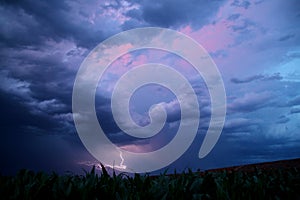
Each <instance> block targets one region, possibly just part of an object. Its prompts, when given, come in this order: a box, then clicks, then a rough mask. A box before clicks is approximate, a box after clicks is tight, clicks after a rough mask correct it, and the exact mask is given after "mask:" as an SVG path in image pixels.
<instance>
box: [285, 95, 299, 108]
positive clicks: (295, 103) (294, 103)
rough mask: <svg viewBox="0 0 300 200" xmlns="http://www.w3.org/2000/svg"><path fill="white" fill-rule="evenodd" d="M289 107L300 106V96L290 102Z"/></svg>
mask: <svg viewBox="0 0 300 200" xmlns="http://www.w3.org/2000/svg"><path fill="white" fill-rule="evenodd" d="M287 105H288V106H296V105H300V96H296V97H294V98H293V99H291V100H289V101H288V104H287Z"/></svg>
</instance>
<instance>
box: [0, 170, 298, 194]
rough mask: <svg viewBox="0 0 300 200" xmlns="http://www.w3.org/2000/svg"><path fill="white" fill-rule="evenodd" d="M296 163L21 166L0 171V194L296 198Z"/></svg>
mask: <svg viewBox="0 0 300 200" xmlns="http://www.w3.org/2000/svg"><path fill="white" fill-rule="evenodd" d="M299 172H300V171H299V169H297V168H292V169H289V170H282V169H270V170H260V169H254V170H253V171H251V172H245V171H225V170H224V171H218V172H197V173H195V172H192V171H191V170H187V171H185V172H182V173H180V174H177V173H174V174H172V175H167V174H166V173H163V174H161V175H159V176H150V175H147V174H146V175H140V174H134V175H128V174H126V173H121V174H118V175H117V174H116V173H115V172H113V174H112V175H109V173H108V172H107V170H106V169H105V168H104V167H103V166H102V172H101V173H96V171H95V167H93V168H92V170H91V171H90V172H85V175H71V174H66V175H58V174H56V173H52V174H47V173H43V172H38V173H35V172H33V171H29V170H21V171H19V172H18V173H17V175H16V176H13V177H9V176H0V198H1V199H28V200H29V199H43V200H46V199H88V200H93V199H245V200H246V199H256V200H259V199H300V173H299Z"/></svg>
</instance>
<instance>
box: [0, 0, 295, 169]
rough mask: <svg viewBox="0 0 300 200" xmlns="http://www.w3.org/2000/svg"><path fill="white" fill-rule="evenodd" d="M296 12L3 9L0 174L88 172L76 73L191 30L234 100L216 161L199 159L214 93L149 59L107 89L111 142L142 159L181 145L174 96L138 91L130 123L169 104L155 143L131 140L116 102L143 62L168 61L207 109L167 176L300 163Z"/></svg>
mask: <svg viewBox="0 0 300 200" xmlns="http://www.w3.org/2000/svg"><path fill="white" fill-rule="evenodd" d="M299 8H300V2H299V1H297V0H288V1H283V0H272V1H271V0H253V1H246V0H212V1H208V0H199V1H196V0H192V1H183V0H173V1H171V0H162V1H150V0H142V1H122V0H120V1H101V0H100V1H95V0H90V1H81V0H75V1H68V0H64V1H60V0H54V1H51V2H50V1H49V2H47V1H32V0H24V1H2V2H1V3H0V25H1V27H2V28H1V29H0V57H1V59H0V102H1V104H0V108H1V114H0V124H1V126H0V127H1V132H0V160H1V165H0V172H1V173H8V174H11V173H15V172H16V171H17V170H19V169H20V168H29V169H33V170H46V171H52V170H54V171H58V172H64V171H67V170H71V171H75V172H82V170H81V169H82V168H86V167H89V166H90V165H93V164H97V163H98V162H97V160H96V159H95V158H93V157H92V156H91V155H90V154H89V153H88V151H87V150H86V149H85V147H84V146H83V144H82V143H81V141H80V139H79V137H78V135H77V132H76V129H75V126H74V122H73V116H72V89H73V84H74V81H75V77H76V73H77V71H78V69H79V67H80V64H81V63H82V61H83V60H84V58H85V57H86V56H87V55H88V53H89V52H91V50H92V49H93V48H94V47H95V46H96V45H97V44H99V43H100V42H102V41H103V40H105V39H107V38H109V37H110V36H113V35H114V34H117V33H119V32H121V31H124V30H129V29H132V28H140V27H149V26H154V27H163V28H170V29H173V30H176V31H179V32H182V33H184V34H186V35H188V36H190V37H191V38H193V39H194V40H196V41H197V42H198V43H199V44H201V45H202V46H203V47H204V48H205V49H206V50H207V52H208V53H209V54H210V55H211V57H212V59H213V60H214V62H215V63H216V65H217V66H218V69H219V71H220V73H221V75H222V78H223V81H224V85H225V89H226V94H227V116H226V121H225V126H224V129H223V132H222V134H221V137H220V139H219V141H218V143H217V145H216V146H215V148H214V149H213V151H212V152H211V153H210V154H209V155H208V156H207V157H205V158H203V159H201V160H200V159H199V158H198V157H197V152H198V151H199V147H200V145H201V143H202V140H203V137H204V134H205V131H206V130H207V123H208V121H209V118H210V101H209V96H208V93H207V88H206V86H205V84H204V83H203V81H202V79H201V77H199V75H197V74H196V73H195V71H194V70H193V69H192V67H191V66H189V64H188V63H187V62H185V61H184V60H182V59H180V58H178V57H177V56H175V55H172V54H170V53H167V52H163V51H157V50H156V51H155V50H147V51H140V52H133V53H131V54H126V55H124V56H122V57H120V58H119V59H118V60H116V61H115V62H114V63H112V65H111V66H110V68H109V70H108V71H107V73H106V76H105V77H103V79H102V80H101V81H100V82H99V86H98V89H97V93H96V99H95V100H96V110H97V114H98V120H99V122H100V124H101V126H103V129H104V130H105V131H106V133H107V135H108V137H109V138H110V139H111V140H112V141H113V142H115V143H116V144H118V145H119V146H120V147H122V148H125V149H129V150H131V151H134V152H141V151H142V152H147V151H153V150H155V149H157V148H160V147H161V146H163V145H165V144H166V143H168V141H170V140H171V139H172V138H173V137H174V135H172V134H174V132H176V127H177V126H178V121H179V120H180V109H179V107H178V104H177V103H176V99H175V96H174V95H173V94H172V93H171V92H170V91H168V90H167V89H166V88H163V87H159V86H149V87H144V88H141V89H140V90H139V91H137V92H136V94H135V95H134V97H133V98H132V101H131V104H130V106H131V115H132V118H133V119H134V120H135V121H136V122H137V123H138V124H141V125H145V124H147V123H149V117H148V115H147V112H148V109H149V108H150V107H151V105H153V104H157V103H163V106H164V107H165V108H166V110H167V113H168V120H167V123H166V125H165V127H164V128H165V129H163V131H162V132H161V134H158V135H157V136H155V137H153V138H150V139H146V140H143V141H136V140H133V139H132V138H130V137H128V136H126V135H125V134H124V133H122V132H121V131H120V128H118V127H117V125H116V123H115V122H114V118H113V116H112V113H111V110H110V103H111V101H110V98H111V92H112V90H113V86H114V84H115V82H116V81H117V80H118V78H119V77H120V76H121V75H122V74H124V73H125V72H126V71H127V70H128V69H130V68H132V67H134V66H136V65H139V64H144V63H147V62H159V63H162V64H166V65H172V66H175V68H176V69H177V70H179V71H180V72H181V73H182V74H184V75H185V76H186V77H187V78H188V79H189V81H190V83H191V85H193V88H194V90H195V91H196V94H197V97H198V101H199V105H200V111H201V119H200V124H199V130H198V134H197V136H196V139H195V141H194V143H193V144H192V146H191V147H190V148H189V149H188V151H187V152H186V153H185V154H184V155H183V156H182V157H181V158H179V159H178V160H177V161H176V162H175V163H174V164H172V165H171V166H169V168H170V169H173V168H177V169H179V170H183V169H185V168H186V167H191V168H193V169H197V168H200V169H207V168H217V167H224V166H231V165H239V164H244V163H255V162H263V161H272V160H278V159H288V158H295V157H299V156H300V132H299V130H300V123H299V120H300V92H299V88H300V68H299V65H300V34H299V32H300V11H299V10H300V9H299ZM124 48H126V46H125V47H124ZM149 94H151V95H149Z"/></svg>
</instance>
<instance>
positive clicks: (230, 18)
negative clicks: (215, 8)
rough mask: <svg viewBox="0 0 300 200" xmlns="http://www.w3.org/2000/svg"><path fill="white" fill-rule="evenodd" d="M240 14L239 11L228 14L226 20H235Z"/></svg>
mask: <svg viewBox="0 0 300 200" xmlns="http://www.w3.org/2000/svg"><path fill="white" fill-rule="evenodd" d="M240 16H241V14H239V13H237V14H232V15H230V16H229V17H228V18H227V20H229V21H235V20H237V19H238V18H239V17H240Z"/></svg>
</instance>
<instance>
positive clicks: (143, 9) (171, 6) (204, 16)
mask: <svg viewBox="0 0 300 200" xmlns="http://www.w3.org/2000/svg"><path fill="white" fill-rule="evenodd" d="M131 2H135V3H137V4H138V5H139V7H140V8H139V10H137V9H133V10H130V11H128V12H127V15H128V16H130V17H131V18H133V19H136V20H139V21H141V20H142V21H144V22H146V23H148V24H149V25H151V26H161V27H178V26H183V25H188V24H190V25H192V26H196V27H197V28H199V27H201V26H202V25H204V24H205V23H207V22H209V19H210V17H211V16H212V15H213V14H214V13H216V12H217V11H218V8H219V7H220V6H221V5H222V4H223V2H225V1H222V0H218V1H217V0H213V1H207V0H200V1H197V0H192V1H183V0H175V1H172V0H163V1H156V2H153V1H150V0H143V1H131Z"/></svg>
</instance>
